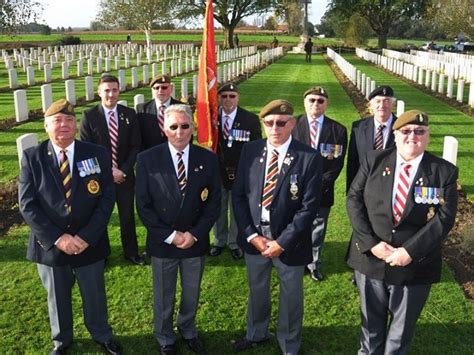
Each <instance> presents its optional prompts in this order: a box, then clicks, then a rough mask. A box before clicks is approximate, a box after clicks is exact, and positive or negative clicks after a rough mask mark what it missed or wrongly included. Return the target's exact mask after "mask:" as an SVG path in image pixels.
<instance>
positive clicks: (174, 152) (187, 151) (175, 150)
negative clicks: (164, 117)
mask: <svg viewBox="0 0 474 355" xmlns="http://www.w3.org/2000/svg"><path fill="white" fill-rule="evenodd" d="M168 147H169V149H170V152H171V155H172V156H173V157H175V156H176V154H177V153H178V152H179V151H178V150H177V149H176V148H175V147H173V145H172V144H171V143H170V142H168ZM182 152H183V157H184V156H188V154H189V144H188V145H187V146H186V147H185V148H184V149H183V150H182Z"/></svg>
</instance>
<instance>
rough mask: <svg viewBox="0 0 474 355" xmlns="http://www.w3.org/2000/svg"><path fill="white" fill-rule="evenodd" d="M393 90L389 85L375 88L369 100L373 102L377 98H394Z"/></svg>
mask: <svg viewBox="0 0 474 355" xmlns="http://www.w3.org/2000/svg"><path fill="white" fill-rule="evenodd" d="M393 95H394V93H393V89H392V88H391V87H390V86H387V85H382V86H379V87H377V88H375V89H374V90H373V91H372V92H371V93H370V94H369V100H372V99H373V98H374V97H375V96H385V97H393Z"/></svg>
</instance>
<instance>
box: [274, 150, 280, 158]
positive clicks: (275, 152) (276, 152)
mask: <svg viewBox="0 0 474 355" xmlns="http://www.w3.org/2000/svg"><path fill="white" fill-rule="evenodd" d="M279 154H280V153H278V150H276V149H273V155H275V156H277V157H278V155H279Z"/></svg>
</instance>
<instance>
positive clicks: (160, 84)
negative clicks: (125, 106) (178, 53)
mask: <svg viewBox="0 0 474 355" xmlns="http://www.w3.org/2000/svg"><path fill="white" fill-rule="evenodd" d="M150 88H151V95H152V97H153V99H151V100H150V101H148V102H145V103H143V104H139V105H137V118H138V122H139V123H140V132H141V135H142V150H144V149H148V148H151V147H154V146H155V145H158V144H161V143H164V142H166V135H165V132H164V124H163V122H164V119H165V110H166V109H167V108H168V107H169V106H170V105H175V104H180V103H181V101H178V100H175V99H174V98H173V97H171V94H172V93H173V85H172V84H171V77H170V76H169V75H168V74H159V75H157V76H155V77H153V79H152V80H151V82H150Z"/></svg>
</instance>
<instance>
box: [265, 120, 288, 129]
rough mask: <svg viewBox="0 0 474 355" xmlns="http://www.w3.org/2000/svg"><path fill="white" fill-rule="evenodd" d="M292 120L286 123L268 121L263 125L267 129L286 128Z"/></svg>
mask: <svg viewBox="0 0 474 355" xmlns="http://www.w3.org/2000/svg"><path fill="white" fill-rule="evenodd" d="M289 121H290V120H286V121H273V120H268V121H263V124H264V125H265V126H267V127H273V126H275V125H276V126H277V127H280V128H281V127H285V126H286V124H287V123H288V122H289Z"/></svg>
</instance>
